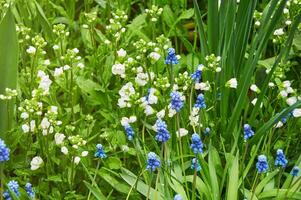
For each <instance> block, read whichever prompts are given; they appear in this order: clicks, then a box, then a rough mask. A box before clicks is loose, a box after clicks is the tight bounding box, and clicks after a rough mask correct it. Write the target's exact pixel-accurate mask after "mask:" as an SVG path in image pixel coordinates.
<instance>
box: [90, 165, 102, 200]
mask: <svg viewBox="0 0 301 200" xmlns="http://www.w3.org/2000/svg"><path fill="white" fill-rule="evenodd" d="M99 166H100V160H98V161H97V166H96V169H95V172H94V176H93V180H92V187H93V186H94V183H95V179H96V175H97V172H98V169H99ZM90 196H91V190H89V194H88V198H87V199H88V200H90Z"/></svg>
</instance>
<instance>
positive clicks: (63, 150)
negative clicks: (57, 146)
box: [61, 146, 68, 155]
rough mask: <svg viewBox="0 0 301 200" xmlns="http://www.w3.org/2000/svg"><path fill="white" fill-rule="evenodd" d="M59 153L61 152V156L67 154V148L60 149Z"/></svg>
mask: <svg viewBox="0 0 301 200" xmlns="http://www.w3.org/2000/svg"><path fill="white" fill-rule="evenodd" d="M61 152H62V153H63V154H65V155H67V154H68V149H67V147H65V146H63V147H62V148H61Z"/></svg>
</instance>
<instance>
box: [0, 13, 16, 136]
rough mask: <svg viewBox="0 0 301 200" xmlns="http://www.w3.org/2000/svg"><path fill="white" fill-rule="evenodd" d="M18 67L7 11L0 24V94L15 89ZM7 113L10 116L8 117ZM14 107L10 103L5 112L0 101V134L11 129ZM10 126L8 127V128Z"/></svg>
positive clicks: (12, 32)
mask: <svg viewBox="0 0 301 200" xmlns="http://www.w3.org/2000/svg"><path fill="white" fill-rule="evenodd" d="M17 66H18V42H17V33H16V25H15V21H14V17H13V15H12V12H11V10H10V9H8V11H7V13H6V15H5V16H4V18H3V20H2V21H1V22H0V71H1V78H0V94H3V93H4V92H5V88H11V89H16V86H17V76H18V71H17V69H18V68H17ZM8 113H10V115H9V116H8ZM13 114H14V105H13V101H10V106H9V108H8V110H7V105H6V102H5V101H3V100H0V119H1V120H0V133H1V132H6V131H8V130H9V128H11V124H12V122H13ZM9 126H10V127H9Z"/></svg>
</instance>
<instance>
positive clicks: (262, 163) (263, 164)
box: [256, 155, 269, 174]
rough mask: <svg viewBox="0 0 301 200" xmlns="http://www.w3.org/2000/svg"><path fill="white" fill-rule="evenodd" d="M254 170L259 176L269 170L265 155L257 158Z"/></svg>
mask: <svg viewBox="0 0 301 200" xmlns="http://www.w3.org/2000/svg"><path fill="white" fill-rule="evenodd" d="M256 168H257V170H258V173H259V174H262V173H264V172H266V171H267V170H268V169H269V164H268V162H267V157H266V156H265V155H260V156H258V162H257V163H256Z"/></svg>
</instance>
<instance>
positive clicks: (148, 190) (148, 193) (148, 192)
mask: <svg viewBox="0 0 301 200" xmlns="http://www.w3.org/2000/svg"><path fill="white" fill-rule="evenodd" d="M152 180H153V172H151V175H150V180H149V184H148V189H147V196H146V200H148V199H149V195H150V190H151V185H152Z"/></svg>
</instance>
